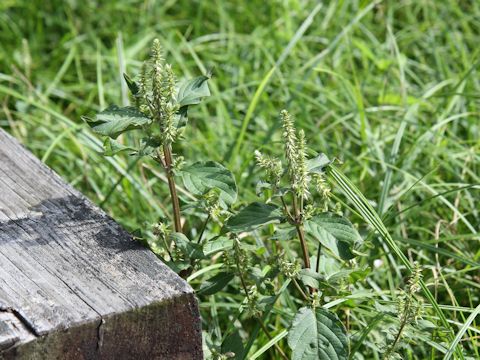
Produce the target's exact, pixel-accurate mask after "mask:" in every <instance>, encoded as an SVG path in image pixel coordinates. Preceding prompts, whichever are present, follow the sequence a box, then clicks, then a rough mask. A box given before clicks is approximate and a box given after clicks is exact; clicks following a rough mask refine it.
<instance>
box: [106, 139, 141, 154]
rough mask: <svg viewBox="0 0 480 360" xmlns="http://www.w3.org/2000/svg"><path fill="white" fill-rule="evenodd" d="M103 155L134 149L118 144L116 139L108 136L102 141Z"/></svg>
mask: <svg viewBox="0 0 480 360" xmlns="http://www.w3.org/2000/svg"><path fill="white" fill-rule="evenodd" d="M103 149H104V150H103V155H104V156H113V155H116V154H118V153H120V152H122V151H135V150H136V149H134V148H131V147H128V146H125V145H123V144H120V143H119V142H118V141H115V140H113V139H110V138H109V137H107V138H105V141H104V142H103Z"/></svg>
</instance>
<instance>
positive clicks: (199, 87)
mask: <svg viewBox="0 0 480 360" xmlns="http://www.w3.org/2000/svg"><path fill="white" fill-rule="evenodd" d="M208 79H209V77H208V76H204V75H202V76H198V77H196V78H194V79H191V80H188V81H185V82H184V83H183V84H182V85H181V86H180V88H179V89H178V95H177V102H178V105H179V106H180V109H182V108H184V107H185V106H188V105H194V104H199V103H200V101H201V99H202V98H204V97H206V96H210V89H209V88H208V83H207V80H208Z"/></svg>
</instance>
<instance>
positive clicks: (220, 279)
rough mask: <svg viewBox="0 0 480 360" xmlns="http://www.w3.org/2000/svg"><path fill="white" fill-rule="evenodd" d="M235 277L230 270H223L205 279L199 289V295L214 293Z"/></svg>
mask: <svg viewBox="0 0 480 360" xmlns="http://www.w3.org/2000/svg"><path fill="white" fill-rule="evenodd" d="M234 277H235V275H234V274H232V273H228V272H221V273H218V274H217V275H215V276H213V277H211V278H210V279H208V280H207V281H204V282H203V283H202V285H201V286H200V290H198V294H199V295H213V294H215V293H217V292H219V291H220V290H222V289H223V288H224V287H225V286H227V285H228V283H229V282H230V281H232V280H233V278H234Z"/></svg>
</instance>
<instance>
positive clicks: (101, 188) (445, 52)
mask: <svg viewBox="0 0 480 360" xmlns="http://www.w3.org/2000/svg"><path fill="white" fill-rule="evenodd" d="M154 37H159V38H160V40H161V42H162V44H163V47H164V49H165V51H166V52H167V53H168V55H167V59H168V61H169V62H171V63H172V64H174V68H175V70H176V71H177V73H183V74H185V75H186V76H187V75H188V76H194V75H199V74H202V73H206V72H207V70H208V69H210V68H213V69H214V70H213V73H214V76H213V79H212V80H211V89H212V96H211V97H210V98H208V99H207V100H206V101H204V102H203V103H202V105H201V106H199V107H197V108H195V110H193V111H192V112H191V115H190V117H191V120H190V124H189V127H188V130H187V132H186V134H185V135H186V138H187V141H186V142H184V143H183V144H182V145H180V146H178V147H177V148H176V149H175V150H176V152H177V153H182V154H183V155H184V156H185V158H186V159H187V161H188V160H189V159H190V160H201V159H212V160H215V161H219V162H222V163H224V164H227V165H228V167H229V168H230V169H231V170H232V171H233V172H234V174H235V176H236V179H237V182H238V183H239V188H240V194H239V195H240V199H241V201H244V202H247V201H252V200H253V199H254V198H255V193H254V189H255V187H254V184H255V181H256V179H258V174H257V172H256V171H255V169H254V167H253V162H252V158H253V152H254V150H255V149H261V150H264V151H266V152H269V151H270V152H272V153H276V154H279V153H280V151H279V146H280V145H279V144H278V140H279V137H278V129H279V120H278V113H279V111H280V110H281V109H283V108H288V109H289V111H290V112H291V113H292V114H294V115H295V117H296V121H297V124H298V126H299V127H302V128H303V129H305V131H306V135H307V138H308V141H309V145H310V147H311V148H312V149H313V150H316V151H321V152H325V153H327V154H328V155H329V156H331V157H337V158H338V159H340V160H341V161H342V162H343V163H344V165H343V172H344V173H346V174H347V175H348V177H349V178H350V179H351V181H352V182H353V183H354V184H355V185H356V186H357V187H359V189H360V190H361V191H362V192H363V193H364V194H365V196H366V198H367V199H368V200H369V202H370V204H371V205H372V206H373V207H374V208H375V209H376V210H377V212H378V213H379V214H380V215H381V216H382V217H383V220H384V222H385V224H386V226H387V228H388V230H389V231H390V233H391V234H392V237H393V239H394V240H395V241H396V243H397V245H398V246H399V247H400V248H401V249H402V250H403V251H404V253H405V255H406V256H407V257H408V258H409V259H410V260H411V261H413V260H416V261H419V262H420V263H421V265H422V266H423V268H424V278H425V281H426V283H427V285H428V286H429V288H430V289H431V291H432V293H434V296H435V297H436V298H437V299H438V302H439V303H440V304H441V305H442V309H443V310H444V312H445V314H446V317H447V319H448V320H449V321H450V323H451V325H452V329H453V330H454V332H455V333H457V332H458V331H459V330H460V329H461V326H462V325H463V324H464V323H465V322H466V319H467V318H468V316H469V315H470V313H472V311H473V310H474V309H475V308H476V307H477V306H478V304H479V301H480V289H479V288H480V272H479V268H480V247H479V240H480V237H479V235H478V231H479V230H480V214H479V211H480V205H479V201H478V199H479V196H480V191H479V189H480V185H479V184H480V179H479V177H480V165H479V164H480V163H479V157H480V155H479V150H480V136H479V135H480V120H479V107H480V95H479V94H480V91H479V90H480V80H479V79H480V77H479V76H478V75H479V74H478V65H479V59H480V58H479V52H480V50H479V49H480V48H479V46H478V44H479V40H480V2H478V1H456V0H441V1H436V0H416V1H413V0H412V1H409V0H401V1H399V0H397V1H376V2H371V1H354V0H345V1H324V2H323V3H320V2H316V1H299V0H290V1H287V0H285V1H280V0H275V1H246V0H244V1H221V0H216V1H214V0H212V1H133V0H129V1H113V0H106V1H92V0H85V1H73V0H72V1H53V0H51V1H39V0H31V1H21V0H3V1H2V2H0V126H1V127H2V128H4V129H6V130H7V131H9V132H10V133H12V134H13V135H14V136H16V137H17V138H18V139H20V141H21V142H22V143H23V144H25V145H26V146H27V147H28V148H29V149H30V150H31V151H33V152H34V153H35V154H36V155H37V156H38V157H40V158H41V159H42V160H43V161H44V162H45V163H46V164H47V165H49V166H50V167H52V168H53V169H55V171H57V172H58V173H59V174H61V175H62V176H63V177H64V178H65V179H66V180H67V181H69V182H70V183H71V184H73V185H74V186H75V187H76V188H77V189H79V190H81V191H82V192H83V193H84V194H86V195H87V196H88V197H89V198H90V199H92V200H93V201H94V202H96V203H98V204H101V206H102V207H103V208H104V209H105V210H106V211H107V212H109V213H110V214H111V215H112V216H113V217H114V218H115V219H116V220H117V221H119V222H120V223H122V224H123V225H124V226H125V227H126V228H127V229H129V230H134V229H136V228H139V227H144V226H145V224H151V223H154V222H155V221H156V220H157V219H158V217H159V216H164V215H165V211H164V210H165V209H168V202H167V197H166V196H167V193H166V192H165V189H166V187H165V186H164V183H163V181H162V175H161V174H160V175H161V176H160V177H154V176H152V175H155V174H156V173H158V170H157V169H156V167H155V165H154V164H153V163H152V164H150V163H146V164H144V165H142V166H140V165H139V164H138V163H132V159H129V158H128V157H127V156H125V157H122V156H119V157H115V158H110V159H108V161H105V160H104V159H103V158H102V157H101V156H99V155H98V151H99V150H100V144H101V142H100V140H99V139H97V138H96V137H95V136H94V135H92V134H91V132H90V131H89V130H88V129H87V127H86V125H85V124H84V123H83V122H82V121H81V119H80V116H81V115H92V114H94V113H95V112H96V111H98V110H100V109H102V108H104V107H106V106H107V105H108V104H111V103H116V104H127V103H128V101H129V100H128V96H127V89H126V85H125V83H124V82H123V80H122V76H121V74H122V72H124V71H125V72H127V73H129V74H130V75H136V74H137V73H138V71H139V67H140V65H141V60H143V59H144V58H146V56H147V54H148V48H149V45H150V42H151V40H152V39H153V38H154ZM116 185H117V186H116ZM115 186H116V187H115ZM353 216H355V215H354V214H353ZM354 220H355V221H356V222H358V223H359V224H360V227H361V229H362V231H363V232H364V233H365V234H366V233H367V232H368V230H369V229H368V228H367V227H365V226H363V225H361V224H362V223H363V222H362V220H361V219H360V218H359V217H357V218H355V217H354ZM372 239H373V240H372V241H373V244H374V245H375V246H374V247H373V248H372V249H370V250H369V252H368V257H366V258H364V259H363V260H362V261H363V262H365V263H367V264H370V265H372V264H373V261H374V260H375V259H383V260H384V265H383V266H382V267H381V268H380V269H378V270H377V271H375V272H374V273H373V274H372V276H370V277H369V285H368V286H369V287H371V288H372V289H383V290H384V291H388V290H393V289H396V288H398V287H399V286H401V285H402V284H403V283H404V280H405V276H406V275H407V272H405V269H404V267H403V266H402V265H401V263H400V262H399V261H398V259H396V258H395V256H394V255H391V254H390V253H389V252H388V249H387V247H386V245H383V243H382V242H381V241H378V240H377V239H376V238H375V236H372ZM378 291H380V290H378ZM215 306H216V305H215ZM203 307H204V310H205V311H207V312H209V311H211V309H212V304H211V303H210V302H206V303H204V305H203ZM220 307H221V306H220ZM220 314H221V311H220ZM479 335H480V329H479V328H478V321H477V322H475V321H474V320H473V321H471V322H470V324H468V326H467V331H466V332H465V335H464V337H463V341H461V344H462V345H463V346H464V348H465V354H470V355H471V356H473V357H479V351H478V349H477V347H478V346H477V345H478V337H479ZM262 342H263V343H265V342H266V340H265V339H262V338H261V337H259V340H258V345H256V346H257V349H258V347H260V346H261V345H262ZM444 345H445V346H446V347H448V344H444ZM421 346H422V344H420V345H418V347H417V348H416V347H415V346H413V347H412V349H413V350H411V351H410V352H409V354H410V355H409V356H411V357H412V358H415V356H418V357H417V358H427V357H431V358H435V357H438V356H440V355H441V351H440V350H437V351H436V352H435V351H430V350H425V349H424V348H422V349H423V350H418V349H420V348H421ZM254 348H255V347H254ZM415 349H417V350H418V351H420V352H419V353H417V355H416V353H415V351H417V350H415ZM418 354H422V355H418ZM265 356H267V355H265ZM424 356H426V357H424Z"/></svg>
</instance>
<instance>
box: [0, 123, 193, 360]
mask: <svg viewBox="0 0 480 360" xmlns="http://www.w3.org/2000/svg"><path fill="white" fill-rule="evenodd" d="M2 357H3V358H5V359H130V358H136V359H201V358H202V351H201V331H200V319H199V314H198V309H197V303H196V299H195V296H194V294H193V290H192V289H191V288H190V287H189V286H188V284H186V283H185V282H184V281H183V280H182V279H180V278H179V277H178V276H177V275H176V274H175V273H173V272H172V271H171V270H170V269H168V268H167V267H166V266H165V265H164V264H163V263H162V262H161V261H159V260H158V259H157V258H156V256H155V255H154V254H153V253H151V252H150V251H149V250H147V249H145V248H143V247H142V246H141V245H140V244H138V243H137V242H135V241H134V240H133V239H132V238H131V236H130V235H129V234H128V233H127V232H125V231H124V230H123V229H122V228H121V227H120V226H119V225H118V224H116V223H115V222H114V221H113V220H112V219H111V218H109V217H108V216H107V215H106V214H105V213H104V212H103V211H102V210H100V209H99V208H97V207H96V206H94V205H93V204H92V203H91V202H90V201H88V200H87V199H86V198H85V197H84V196H82V195H81V194H80V193H79V192H77V191H76V190H74V189H73V188H72V187H70V186H69V185H67V184H65V183H64V182H63V181H62V180H61V179H60V177H59V176H57V175H56V174H55V173H54V172H53V171H52V170H50V169H49V168H47V167H46V166H44V165H43V164H41V162H40V161H39V160H38V159H36V158H35V157H34V156H33V155H32V154H30V153H29V152H28V151H26V150H25V149H24V148H23V147H22V146H21V145H20V144H18V142H17V141H16V140H14V139H13V138H11V137H10V136H9V135H7V134H6V133H5V132H3V131H2V130H0V358H2Z"/></svg>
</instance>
